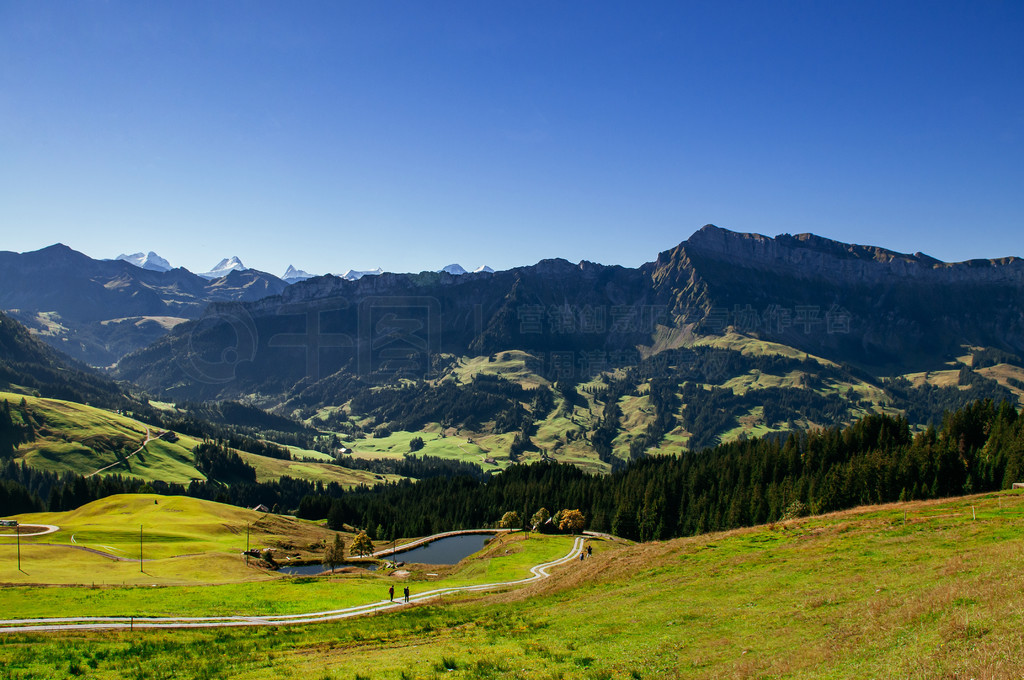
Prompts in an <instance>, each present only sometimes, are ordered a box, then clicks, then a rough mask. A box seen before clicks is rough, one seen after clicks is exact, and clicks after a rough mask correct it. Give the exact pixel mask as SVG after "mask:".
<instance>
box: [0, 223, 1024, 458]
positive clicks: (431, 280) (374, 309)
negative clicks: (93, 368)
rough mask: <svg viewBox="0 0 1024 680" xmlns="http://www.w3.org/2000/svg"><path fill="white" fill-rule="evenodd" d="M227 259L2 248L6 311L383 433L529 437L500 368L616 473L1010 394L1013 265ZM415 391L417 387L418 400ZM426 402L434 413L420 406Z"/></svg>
mask: <svg viewBox="0 0 1024 680" xmlns="http://www.w3.org/2000/svg"><path fill="white" fill-rule="evenodd" d="M236 263H237V264H238V265H239V266H242V265H241V263H240V262H237V261H236ZM236 263H232V262H231V261H230V260H228V261H226V262H225V263H224V264H225V266H228V267H232V271H230V273H228V274H227V275H226V276H224V277H221V278H219V279H215V280H212V281H208V280H206V279H203V278H202V277H199V276H196V275H194V274H191V273H189V272H187V271H186V270H183V269H174V270H170V271H168V272H159V271H152V270H146V269H141V268H139V267H138V266H133V265H132V264H129V263H128V262H125V261H102V262H101V261H95V260H91V259H90V258H87V257H86V256H84V255H82V254H81V253H76V252H74V251H72V250H70V249H68V248H66V247H64V246H60V245H58V246H52V247H50V248H46V249H43V250H41V251H36V252H34V253H24V254H21V255H18V254H14V253H0V286H2V288H0V290H2V291H3V292H2V293H0V307H2V308H4V309H7V310H10V314H11V315H12V316H13V317H14V318H16V319H18V320H20V321H22V322H23V323H25V324H26V325H27V326H29V327H30V328H31V329H32V330H33V332H35V333H37V334H38V335H39V337H40V338H42V339H44V340H46V341H47V342H49V343H50V344H51V345H54V346H56V347H58V348H61V349H63V350H64V351H65V352H67V353H68V354H71V355H72V356H75V357H77V358H79V359H82V360H84V361H87V362H88V363H91V364H93V365H99V366H106V365H110V364H114V363H115V362H116V368H115V369H114V375H115V376H117V377H118V378H119V379H121V380H124V381H128V382H131V383H134V384H135V385H138V386H140V387H142V388H143V389H145V390H147V391H149V392H150V393H152V394H158V395H163V396H164V397H165V398H168V399H172V400H181V399H187V400H221V399H243V400H246V401H249V402H251V403H255V404H257V405H259V406H261V407H264V408H268V409H275V410H279V411H281V412H282V413H287V414H289V415H294V414H295V413H297V412H298V411H301V412H302V413H307V414H308V413H316V412H317V411H318V410H319V409H323V408H341V407H344V408H345V409H346V413H351V414H352V416H353V417H355V416H356V415H357V411H359V413H358V415H359V417H360V418H366V419H369V421H368V422H372V423H377V424H381V423H383V424H389V423H390V424H392V425H403V426H407V427H411V428H412V429H417V428H419V427H423V426H425V425H426V424H429V423H430V422H435V423H436V422H441V423H444V422H450V423H455V424H458V423H462V424H463V425H465V426H466V427H470V429H473V428H476V430H474V431H480V432H483V431H487V432H491V433H492V434H494V435H495V436H498V435H500V434H501V433H502V432H507V433H513V432H515V431H517V428H523V429H522V433H521V434H522V436H521V437H520V440H521V441H525V442H529V441H531V440H530V437H531V436H533V440H532V441H534V443H536V442H537V441H538V440H537V438H536V436H535V435H530V434H526V432H527V430H528V429H529V427H531V426H530V425H529V423H528V422H527V421H528V420H529V418H527V416H526V415H525V414H524V412H523V411H522V407H521V406H519V405H517V403H519V402H516V400H515V399H510V398H509V399H505V397H502V398H501V399H498V400H497V401H495V400H494V399H493V398H492V397H493V396H494V395H493V394H492V395H491V396H488V394H490V393H487V392H486V390H485V391H484V392H481V391H480V390H481V389H483V388H482V387H481V385H480V384H478V382H477V381H478V376H479V374H480V373H481V372H482V373H486V374H488V375H494V376H497V377H500V376H501V375H507V376H509V377H508V378H507V380H513V382H516V383H518V384H519V385H520V386H522V387H524V388H526V389H531V388H534V387H537V386H551V387H552V388H557V389H558V390H567V391H565V392H564V393H562V396H561V397H559V400H560V403H563V407H561V408H562V411H561V412H563V413H575V414H576V416H574V417H575V422H576V424H577V426H578V427H579V428H580V434H579V435H578V437H581V438H576V439H574V438H573V437H572V436H569V435H567V434H566V431H565V426H564V425H557V426H556V425H555V424H554V421H551V422H549V423H548V425H550V428H552V429H550V430H549V431H550V432H554V431H558V432H559V434H558V436H557V437H554V438H553V439H551V441H549V442H548V443H547V444H546V445H548V446H549V447H553V448H550V449H549V450H556V449H558V450H561V449H560V448H559V447H564V450H573V447H577V448H579V447H584V446H589V447H592V448H601V447H599V446H598V445H597V444H594V440H593V438H594V437H597V438H598V439H600V437H602V436H606V437H610V439H609V443H608V446H607V447H604V448H606V449H607V450H609V451H613V452H616V455H618V456H619V457H620V458H621V457H628V455H629V454H628V452H629V451H631V450H633V449H637V447H639V449H638V450H642V449H643V447H644V446H650V445H653V443H657V442H658V441H661V439H660V438H662V437H668V439H667V440H665V441H666V442H676V441H677V442H680V443H689V444H690V445H693V444H694V443H698V442H699V443H704V444H706V443H709V442H713V441H715V440H716V438H718V437H725V436H735V435H736V434H737V433H739V432H743V431H773V430H774V431H781V430H785V429H787V428H794V427H795V428H797V429H800V428H808V427H814V426H820V425H830V424H836V423H843V422H850V421H851V419H852V418H854V417H855V416H857V415H858V414H859V413H864V412H868V411H870V410H873V409H882V410H886V409H888V410H896V411H901V412H904V413H907V414H908V415H909V416H912V418H913V420H914V422H916V423H920V424H924V423H927V422H933V421H934V420H935V419H936V418H940V417H941V414H942V411H943V409H944V408H949V407H953V408H955V407H958V406H959V404H960V403H961V402H963V401H964V400H966V399H969V398H977V397H984V396H988V397H991V398H998V399H1002V398H1009V399H1014V400H1017V399H1019V398H1020V396H1021V395H1022V394H1024V362H1022V360H1021V359H1020V357H1021V356H1024V308H1022V302H1021V301H1022V300H1024V261H1022V260H1020V259H1018V258H1013V257H1010V258H1003V259H994V260H972V261H968V262H961V263H946V262H941V261H939V260H936V259H934V258H931V257H929V256H927V255H923V254H921V253H915V254H902V253H896V252H892V251H889V250H885V249H882V248H877V247H871V246H860V245H852V244H845V243H841V242H837V241H832V240H828V239H824V238H820V237H817V236H814V235H812V234H800V235H795V236H793V235H780V236H776V237H774V238H770V237H767V236H762V235H758V234H744V233H737V232H732V231H729V230H726V229H721V228H719V227H716V226H713V225H707V226H705V227H703V228H702V229H700V230H699V231H697V232H696V233H694V234H693V235H692V236H690V237H689V238H687V239H686V240H685V241H683V242H681V243H680V244H679V245H678V246H676V247H674V248H672V249H669V250H666V251H664V252H662V253H660V254H658V256H657V257H656V258H654V259H653V260H652V261H651V262H648V263H646V264H644V265H642V266H640V267H636V268H628V267H621V266H607V265H601V264H595V263H591V262H586V261H584V262H580V263H576V264H574V263H570V262H568V261H566V260H562V259H552V260H542V261H541V262H538V263H537V264H535V265H532V266H528V267H519V268H515V269H511V270H507V271H499V272H488V271H480V272H474V273H467V272H465V270H464V269H463V268H462V267H457V268H456V267H455V266H452V267H447V268H445V270H442V271H438V272H421V273H419V274H394V273H388V272H382V271H380V270H376V271H371V272H350V273H349V274H348V275H346V276H345V277H337V276H332V275H325V276H317V277H310V278H306V279H303V280H295V282H294V283H292V284H291V285H288V284H287V283H286V282H285V281H283V280H281V279H278V278H276V277H273V276H271V275H269V274H264V273H262V272H258V271H254V270H239V269H237V268H234V267H233V265H234V264H236ZM290 271H292V273H295V270H294V269H293V268H292V269H291V270H290ZM303 275H304V273H303ZM295 278H296V279H297V277H295ZM480 358H483V359H484V360H486V361H485V364H487V363H493V364H494V365H495V368H494V369H490V368H488V366H487V365H485V364H479V363H478V362H479V361H480V360H481V359H480ZM471 367H472V368H471ZM503 371H504V372H505V373H503ZM467 381H468V382H467ZM413 385H418V386H421V387H416V388H415V389H416V390H420V389H423V390H427V391H426V392H417V393H416V395H418V396H413V395H412V393H410V392H409V391H408V390H410V389H413V388H412V387H411V386H413ZM442 388H443V390H448V392H444V393H443V395H442V394H441V393H436V392H430V390H438V389H442ZM666 388H668V389H669V390H670V391H668V392H663V391H661V390H663V389H666ZM696 388H700V389H703V390H706V391H707V392H705V393H704V394H705V395H706V397H701V398H699V399H698V397H700V395H701V393H700V392H693V391H692V390H693V389H696ZM453 389H454V391H452V390H453ZM501 389H502V390H506V391H507V390H508V389H511V388H507V387H502V388H501ZM516 389H519V388H516ZM655 389H657V390H658V394H660V395H661V396H659V397H658V398H657V399H655V396H654V393H653V392H652V391H653V390H655ZM577 390H579V391H577ZM708 390H709V391H708ZM509 394H511V393H509ZM574 394H576V395H577V396H573V395H574ZM609 394H611V395H618V396H617V397H616V398H617V399H620V400H623V401H621V405H622V406H623V408H624V409H626V410H624V411H623V413H622V414H619V415H616V416H615V417H616V419H621V422H619V420H614V421H612V420H609V415H608V414H609V411H608V408H609V406H608V404H607V403H605V402H604V401H603V400H604V399H606V398H607V397H608V395H609ZM444 395H446V396H444ZM601 395H604V396H601ZM631 395H632V396H631ZM648 395H649V396H648ZM371 397H372V398H371ZM525 398H526V397H523V399H525ZM695 399H697V401H694V400H695ZM450 400H455V401H450ZM638 400H639V401H638ZM350 402H351V403H350ZM430 403H433V404H435V405H436V406H437V408H441V406H440V405H442V404H449V403H450V404H451V406H450V407H448V406H445V407H444V408H447V409H448V410H447V411H446V412H445V413H447V415H444V414H442V413H440V412H435V413H433V415H429V414H427V413H426V412H425V411H423V410H422V408H421V407H422V406H423V405H424V404H430ZM456 404H461V406H456ZM573 404H575V406H573ZM780 404H782V405H783V406H779V405H780ZM357 407H358V408H357ZM359 409H362V410H361V411H360V410H359ZM565 409H568V411H566V410H565ZM574 409H575V410H574ZM579 409H582V411H580V410H579ZM652 409H653V410H652ZM666 409H667V410H666ZM633 411H635V413H634V414H633V415H630V414H631V413H633ZM612 413H613V414H614V410H613V412H612ZM400 414H404V415H400ZM417 414H419V415H417ZM534 415H535V416H536V414H534ZM620 416H621V418H620ZM303 417H306V416H303ZM544 418H548V419H549V420H550V418H555V416H554V415H550V416H544ZM361 422H363V421H361ZM542 422H548V420H544V419H543V418H542V419H538V418H537V417H535V418H534V419H533V423H534V424H533V425H532V427H536V426H540V424H542ZM524 423H525V425H524ZM655 423H657V427H654V429H651V427H653V426H654V424H655ZM359 427H363V426H362V425H360V426H359ZM602 427H603V428H604V432H605V434H604V435H600V434H599V432H601V428H602ZM480 428H483V429H480ZM558 428H561V429H560V430H559V429H558ZM645 433H646V434H645ZM673 433H675V434H673ZM508 437H509V438H511V434H509V435H508ZM556 439H557V441H556ZM502 441H504V444H503V445H508V441H505V440H502ZM652 442H653V443H652ZM630 447H633V448H632V449H631V448H630ZM542 448H543V446H542ZM624 452H627V453H624Z"/></svg>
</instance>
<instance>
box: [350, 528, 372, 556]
mask: <svg viewBox="0 0 1024 680" xmlns="http://www.w3.org/2000/svg"><path fill="white" fill-rule="evenodd" d="M352 554H353V555H359V556H360V557H362V556H365V555H372V554H373V541H371V540H370V537H369V536H367V535H366V532H365V531H360V532H359V533H358V534H357V535H356V537H355V538H354V539H352Z"/></svg>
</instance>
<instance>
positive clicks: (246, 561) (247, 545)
mask: <svg viewBox="0 0 1024 680" xmlns="http://www.w3.org/2000/svg"><path fill="white" fill-rule="evenodd" d="M250 526H252V524H251V523H249V524H246V525H245V566H247V567H248V566H249V527H250Z"/></svg>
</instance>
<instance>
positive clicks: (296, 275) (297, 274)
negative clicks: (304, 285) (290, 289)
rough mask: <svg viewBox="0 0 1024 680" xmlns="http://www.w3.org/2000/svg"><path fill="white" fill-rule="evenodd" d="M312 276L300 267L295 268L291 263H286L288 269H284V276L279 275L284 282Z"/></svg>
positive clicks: (301, 279)
mask: <svg viewBox="0 0 1024 680" xmlns="http://www.w3.org/2000/svg"><path fill="white" fill-rule="evenodd" d="M311 278H313V275H312V274H310V273H309V272H304V271H302V270H301V269H296V268H295V267H293V266H292V265H288V269H286V270H285V272H284V276H282V277H281V279H282V280H284V282H285V283H298V282H299V281H305V280H306V279H311Z"/></svg>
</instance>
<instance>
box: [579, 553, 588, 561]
mask: <svg viewBox="0 0 1024 680" xmlns="http://www.w3.org/2000/svg"><path fill="white" fill-rule="evenodd" d="M586 556H587V553H585V552H583V551H582V550H581V551H580V562H582V561H583V558H584V557H586Z"/></svg>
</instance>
